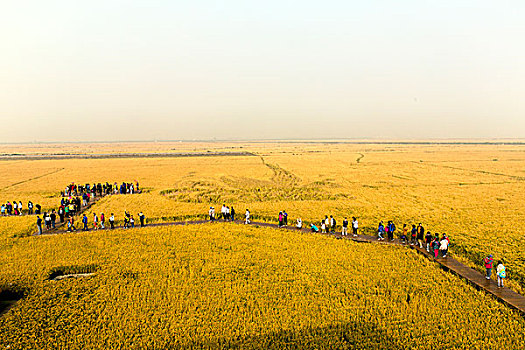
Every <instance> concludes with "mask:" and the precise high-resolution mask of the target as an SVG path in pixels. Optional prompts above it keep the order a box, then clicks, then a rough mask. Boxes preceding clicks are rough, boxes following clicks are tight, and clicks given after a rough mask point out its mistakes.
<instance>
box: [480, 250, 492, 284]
mask: <svg viewBox="0 0 525 350" xmlns="http://www.w3.org/2000/svg"><path fill="white" fill-rule="evenodd" d="M493 262H494V259H492V254H489V256H487V257H486V258H485V259H483V264H484V265H485V270H486V271H487V275H486V276H485V278H486V279H488V280H489V279H490V276H491V275H492V263H493Z"/></svg>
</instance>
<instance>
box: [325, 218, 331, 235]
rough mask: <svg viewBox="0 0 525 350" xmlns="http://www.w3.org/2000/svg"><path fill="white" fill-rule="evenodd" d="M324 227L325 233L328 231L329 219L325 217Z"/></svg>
mask: <svg viewBox="0 0 525 350" xmlns="http://www.w3.org/2000/svg"><path fill="white" fill-rule="evenodd" d="M324 226H325V232H328V230H330V219H329V218H328V216H326V215H325V217H324Z"/></svg>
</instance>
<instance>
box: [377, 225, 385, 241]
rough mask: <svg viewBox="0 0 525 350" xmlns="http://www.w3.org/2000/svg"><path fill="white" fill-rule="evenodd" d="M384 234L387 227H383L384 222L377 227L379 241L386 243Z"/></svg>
mask: <svg viewBox="0 0 525 350" xmlns="http://www.w3.org/2000/svg"><path fill="white" fill-rule="evenodd" d="M384 234H385V227H384V226H383V221H380V222H379V225H378V227H377V240H378V241H384V240H385V237H384Z"/></svg>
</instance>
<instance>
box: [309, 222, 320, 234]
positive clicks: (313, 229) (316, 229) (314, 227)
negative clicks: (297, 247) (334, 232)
mask: <svg viewBox="0 0 525 350" xmlns="http://www.w3.org/2000/svg"><path fill="white" fill-rule="evenodd" d="M310 227H311V229H312V232H319V228H317V226H315V225H314V224H310Z"/></svg>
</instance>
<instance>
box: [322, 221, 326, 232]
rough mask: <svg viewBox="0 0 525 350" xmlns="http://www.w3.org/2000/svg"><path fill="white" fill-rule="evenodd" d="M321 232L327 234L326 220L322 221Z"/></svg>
mask: <svg viewBox="0 0 525 350" xmlns="http://www.w3.org/2000/svg"><path fill="white" fill-rule="evenodd" d="M321 232H322V233H326V223H325V220H322V221H321Z"/></svg>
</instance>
